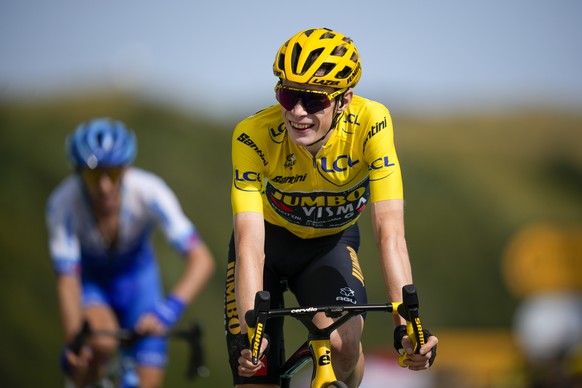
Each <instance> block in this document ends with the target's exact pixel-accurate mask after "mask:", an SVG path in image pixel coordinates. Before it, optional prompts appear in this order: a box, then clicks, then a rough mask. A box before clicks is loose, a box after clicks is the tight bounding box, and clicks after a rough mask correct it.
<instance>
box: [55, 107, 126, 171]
mask: <svg viewBox="0 0 582 388" xmlns="http://www.w3.org/2000/svg"><path fill="white" fill-rule="evenodd" d="M65 148H66V151H67V156H68V157H69V160H70V161H71V163H72V164H73V165H74V166H75V167H81V168H85V167H88V168H91V169H93V168H97V167H110V166H122V165H126V164H130V163H132V162H133V160H134V159H135V155H136V153H137V141H136V139H135V134H134V133H133V131H132V130H130V129H127V128H126V127H125V125H124V124H123V123H122V122H120V121H115V120H112V119H109V118H97V119H93V120H91V121H88V122H86V123H83V124H81V125H79V126H78V127H77V129H75V131H74V132H73V133H71V134H70V135H69V136H68V137H67V140H66V142H65Z"/></svg>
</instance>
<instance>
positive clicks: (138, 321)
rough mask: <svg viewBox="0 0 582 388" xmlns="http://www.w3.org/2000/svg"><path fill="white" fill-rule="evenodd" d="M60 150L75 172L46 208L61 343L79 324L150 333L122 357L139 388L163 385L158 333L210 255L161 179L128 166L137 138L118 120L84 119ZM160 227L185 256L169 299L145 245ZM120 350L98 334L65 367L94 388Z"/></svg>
mask: <svg viewBox="0 0 582 388" xmlns="http://www.w3.org/2000/svg"><path fill="white" fill-rule="evenodd" d="M65 146H66V152H67V155H68V158H69V160H70V162H71V164H72V165H73V167H74V169H75V172H74V173H73V174H71V175H70V176H69V177H67V178H66V179H65V180H64V181H63V182H61V183H60V184H59V185H58V187H57V188H56V189H55V190H54V191H53V193H52V194H51V196H50V198H49V200H48V204H47V209H46V221H47V227H48V233H49V251H50V255H51V258H52V262H53V267H54V270H55V272H56V275H57V295H58V300H59V305H60V311H61V321H62V325H63V330H64V335H65V340H66V342H67V344H71V343H72V341H73V339H74V338H75V336H76V334H77V333H78V332H79V331H80V330H81V327H82V324H83V321H85V320H86V321H88V322H89V324H90V326H91V328H92V329H93V330H96V331H101V330H106V331H116V330H117V329H118V328H120V327H121V328H125V329H133V330H136V331H137V332H139V333H142V334H146V336H145V337H143V338H142V339H141V340H139V341H137V342H136V343H135V344H134V345H133V347H132V348H131V349H129V350H127V351H125V350H124V352H126V353H127V354H126V355H128V356H130V357H131V358H132V359H133V361H134V362H135V364H136V366H137V372H138V375H139V378H140V387H142V388H144V387H159V386H161V384H162V382H163V376H164V368H165V366H166V363H167V341H166V339H164V337H163V336H161V335H163V334H164V333H165V332H167V330H169V329H170V328H171V327H172V326H173V325H175V324H176V323H177V322H178V321H179V319H180V317H181V315H182V313H183V312H184V310H185V308H186V307H187V306H188V304H189V303H190V302H191V301H192V300H193V299H194V298H195V297H196V296H198V295H199V293H200V292H201V291H202V289H203V288H204V286H205V284H206V283H207V281H208V280H209V278H210V277H211V275H212V274H213V272H214V267H215V262H214V257H213V255H212V254H211V252H210V250H209V249H208V247H207V246H206V244H205V243H204V241H203V240H202V238H201V236H200V234H199V233H198V231H197V229H196V227H195V226H194V224H193V223H192V222H191V221H190V219H189V218H188V217H187V216H186V215H185V214H184V212H183V210H182V208H181V206H180V204H179V201H178V199H177V198H176V196H175V194H174V193H173V192H172V190H171V189H170V188H169V187H168V186H167V185H166V184H165V183H164V181H163V180H162V179H161V178H159V177H158V176H156V175H154V174H152V173H150V172H147V171H145V170H142V169H139V168H137V167H134V166H133V165H132V163H133V161H134V159H135V156H136V153H137V144H136V137H135V134H134V133H133V131H131V130H129V129H127V128H126V126H125V125H124V124H123V123H122V122H119V121H115V120H112V119H109V118H96V119H93V120H91V121H89V122H87V123H83V124H81V125H79V127H77V129H76V130H75V131H74V132H73V133H71V134H70V135H69V136H68V137H67V140H66V143H65ZM156 228H158V229H160V230H161V231H162V233H163V234H164V235H165V237H166V238H167V240H168V242H169V243H170V244H171V246H172V247H174V248H175V249H176V251H177V252H178V253H180V254H181V255H183V256H184V259H185V263H184V265H185V267H184V271H183V272H182V274H181V276H180V277H179V279H178V281H177V282H176V284H174V286H173V287H172V288H170V289H169V292H168V293H167V294H165V293H164V291H163V290H164V289H163V288H162V284H161V279H160V273H159V270H158V265H157V261H156V256H155V254H154V251H153V249H152V244H151V234H152V231H153V230H154V229H156ZM117 346H118V344H117V341H116V340H114V339H113V338H110V337H104V336H101V337H94V338H91V339H90V340H89V341H88V343H87V345H86V346H85V347H83V348H82V349H81V351H80V352H79V353H78V354H77V353H75V352H73V351H72V350H71V348H70V346H68V345H67V346H65V348H64V350H63V353H62V359H61V360H62V366H63V369H64V371H65V373H66V374H67V375H68V376H69V378H70V380H72V382H73V383H74V384H75V385H76V386H78V387H85V386H87V385H90V384H94V383H96V382H97V381H98V380H99V379H100V374H101V371H102V369H103V368H102V366H103V365H104V363H105V362H106V361H107V359H108V358H110V357H111V356H112V355H113V354H114V353H115V352H116V351H117Z"/></svg>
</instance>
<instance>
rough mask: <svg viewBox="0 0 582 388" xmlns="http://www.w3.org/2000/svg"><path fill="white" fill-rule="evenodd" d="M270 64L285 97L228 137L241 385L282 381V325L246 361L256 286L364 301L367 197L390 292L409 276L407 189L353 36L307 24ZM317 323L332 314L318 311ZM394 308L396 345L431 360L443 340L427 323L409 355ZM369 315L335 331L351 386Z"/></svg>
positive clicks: (337, 354)
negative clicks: (361, 223)
mask: <svg viewBox="0 0 582 388" xmlns="http://www.w3.org/2000/svg"><path fill="white" fill-rule="evenodd" d="M273 70H274V73H275V75H276V76H277V77H278V78H279V81H278V83H277V84H276V87H275V97H276V99H277V101H278V102H279V104H278V105H274V106H271V107H268V108H266V109H264V110H262V111H260V112H258V113H256V114H255V115H253V116H251V117H248V118H247V119H245V120H243V121H242V122H240V123H239V125H238V126H237V127H236V129H235V131H234V134H233V138H232V162H233V179H232V207H233V214H234V231H233V235H232V238H231V243H230V249H229V264H228V270H227V278H226V293H225V324H226V333H227V345H228V350H229V358H230V364H231V368H232V371H233V380H234V384H235V385H237V386H243V385H244V386H245V387H250V386H260V387H265V386H277V385H278V376H276V371H277V368H278V366H279V365H280V362H282V354H283V349H284V346H283V333H282V323H279V324H277V323H275V324H273V323H272V321H276V319H272V320H271V319H270V320H269V325H267V335H268V338H269V341H268V343H269V345H268V348H269V350H268V351H265V356H264V358H263V359H262V361H261V362H260V363H259V365H257V366H254V365H253V364H252V363H251V361H250V360H251V352H250V350H249V349H248V337H247V333H248V331H247V327H246V323H245V322H244V319H243V317H244V315H245V313H246V312H247V311H248V310H250V309H252V308H253V303H254V295H255V293H256V292H257V291H259V290H268V291H269V292H270V293H271V300H272V302H271V307H272V308H275V307H278V306H282V304H283V293H284V292H285V291H286V290H287V289H289V290H290V291H291V292H293V293H294V295H295V297H296V298H297V301H298V303H299V304H300V305H303V306H307V305H310V306H314V305H333V304H349V303H353V304H358V303H366V302H367V297H366V289H365V280H364V276H363V274H362V272H361V270H360V266H359V262H358V256H357V251H358V248H359V230H358V226H357V220H358V217H359V216H360V214H361V212H362V211H363V210H364V208H365V207H366V206H368V205H370V209H371V212H372V222H373V229H374V234H375V237H376V241H377V246H378V251H379V255H380V259H381V260H380V262H381V267H382V272H383V275H384V280H385V283H386V292H387V297H388V299H389V300H393V301H397V300H400V299H401V297H402V296H401V289H402V287H403V286H404V285H406V284H410V283H412V273H411V266H410V262H409V258H408V252H407V247H406V242H405V238H404V221H403V219H404V215H403V213H404V212H403V189H402V177H401V172H400V164H399V161H398V157H397V154H396V150H395V147H394V139H393V128H392V121H391V118H390V113H389V111H388V109H387V108H386V107H385V106H384V105H382V104H380V103H378V102H374V101H371V100H367V99H365V98H362V97H359V96H356V95H354V93H353V91H352V88H353V87H354V86H355V85H356V83H357V82H358V80H359V79H360V76H361V72H362V69H361V64H360V58H359V55H358V52H357V50H356V48H355V46H354V44H353V42H352V40H351V39H349V38H348V37H346V36H344V35H343V34H341V33H339V32H337V31H332V30H329V29H324V28H316V29H308V30H304V31H301V32H299V33H297V34H296V35H294V36H293V37H291V38H290V39H289V40H287V41H286V42H285V43H284V44H283V45H282V46H281V48H280V49H279V51H278V53H277V55H276V58H275V61H274V65H273ZM314 319H315V322H316V324H317V325H320V326H323V325H326V324H328V323H329V322H330V320H331V319H332V318H328V317H325V316H319V315H316V317H315V318H314ZM403 323H404V322H403V321H400V318H395V324H396V329H395V332H394V334H395V335H394V340H395V347H396V348H397V349H398V350H399V351H405V352H407V353H408V354H409V356H408V360H407V361H406V363H407V365H408V367H409V369H412V370H423V369H427V368H429V366H430V365H432V362H433V361H434V358H435V356H436V344H437V342H438V339H437V338H436V337H435V336H432V335H430V333H427V335H426V337H427V342H426V344H425V345H424V346H423V347H422V348H421V350H420V354H412V353H413V352H412V349H411V343H410V340H409V339H408V337H407V336H406V335H405V330H404V331H403V326H402V325H403ZM363 324H364V318H362V317H358V318H354V319H351V320H350V321H349V322H348V323H347V324H345V325H343V326H342V327H340V328H339V329H338V330H337V331H336V332H335V333H334V334H333V336H332V349H333V358H334V370H335V372H336V375H337V376H338V378H339V379H340V380H342V381H344V382H345V383H346V384H348V386H350V387H357V386H358V385H359V384H360V382H361V380H362V377H363V369H364V357H363V354H362V349H361V344H360V336H361V332H362V330H363Z"/></svg>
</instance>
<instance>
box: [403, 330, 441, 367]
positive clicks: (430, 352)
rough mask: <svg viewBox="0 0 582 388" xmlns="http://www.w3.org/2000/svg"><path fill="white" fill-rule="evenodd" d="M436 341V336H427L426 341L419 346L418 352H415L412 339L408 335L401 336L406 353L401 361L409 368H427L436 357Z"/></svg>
mask: <svg viewBox="0 0 582 388" xmlns="http://www.w3.org/2000/svg"><path fill="white" fill-rule="evenodd" d="M438 342H439V340H438V338H437V337H435V336H434V335H431V336H429V337H428V338H427V340H426V343H425V344H424V345H423V346H422V347H421V348H420V352H419V353H418V354H416V353H414V350H413V346H412V341H411V340H410V338H409V337H408V336H404V337H403V338H402V347H403V349H404V352H405V353H406V359H405V360H404V361H403V363H404V364H405V365H406V366H407V367H408V369H410V370H425V369H428V368H429V367H430V366H431V365H432V363H433V362H434V358H435V357H436V345H437V343H438Z"/></svg>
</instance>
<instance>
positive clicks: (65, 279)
mask: <svg viewBox="0 0 582 388" xmlns="http://www.w3.org/2000/svg"><path fill="white" fill-rule="evenodd" d="M57 297H58V300H59V308H60V314H61V324H62V327H63V333H64V335H65V341H66V342H68V343H70V342H71V341H72V340H73V338H74V337H75V335H76V334H77V333H78V332H79V331H80V330H81V325H82V321H83V310H82V305H81V282H80V280H79V278H78V277H76V276H74V275H60V276H59V277H58V278H57Z"/></svg>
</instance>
